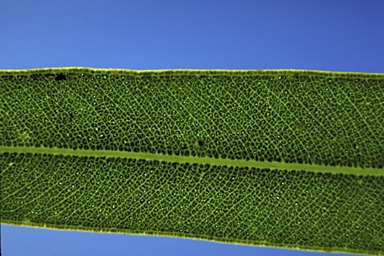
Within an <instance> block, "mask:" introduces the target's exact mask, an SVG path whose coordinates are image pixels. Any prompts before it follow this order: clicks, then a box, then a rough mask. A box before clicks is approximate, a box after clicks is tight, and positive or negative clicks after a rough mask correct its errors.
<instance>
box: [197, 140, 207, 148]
mask: <svg viewBox="0 0 384 256" xmlns="http://www.w3.org/2000/svg"><path fill="white" fill-rule="evenodd" d="M197 144H198V145H199V147H204V144H205V143H204V141H203V140H198V141H197Z"/></svg>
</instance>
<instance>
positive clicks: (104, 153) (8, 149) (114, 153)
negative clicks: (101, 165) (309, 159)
mask: <svg viewBox="0 0 384 256" xmlns="http://www.w3.org/2000/svg"><path fill="white" fill-rule="evenodd" d="M3 153H18V154H28V153H29V154H47V155H62V156H77V157H105V158H126V159H145V160H148V161H159V162H161V161H165V162H177V163H190V164H203V165H205V164H208V165H214V166H238V167H249V168H260V169H271V170H287V171H292V170H296V171H299V170H305V171H310V172H321V173H333V174H338V173H340V174H353V175H372V176H384V170H383V169H376V168H360V167H349V166H329V165H328V166H327V165H317V164H300V163H285V162H268V161H256V160H245V159H228V158H227V159H223V158H211V157H198V156H180V155H164V154H152V153H144V152H128V151H118V150H89V149H66V148H57V147H52V148H47V147H12V146H0V154H3Z"/></svg>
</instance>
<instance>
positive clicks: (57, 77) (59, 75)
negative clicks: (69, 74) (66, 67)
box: [55, 74, 67, 81]
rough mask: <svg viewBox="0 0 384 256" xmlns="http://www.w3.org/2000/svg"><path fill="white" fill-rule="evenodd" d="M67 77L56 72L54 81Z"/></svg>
mask: <svg viewBox="0 0 384 256" xmlns="http://www.w3.org/2000/svg"><path fill="white" fill-rule="evenodd" d="M66 79H67V78H66V77H65V75H63V74H58V75H57V76H56V77H55V80H56V81H61V80H66Z"/></svg>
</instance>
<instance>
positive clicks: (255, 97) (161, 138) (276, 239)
mask: <svg viewBox="0 0 384 256" xmlns="http://www.w3.org/2000/svg"><path fill="white" fill-rule="evenodd" d="M383 99H384V74H369V73H339V72H324V71H323V72H321V71H298V70H266V71H223V70H203V71H193V70H164V71H130V70H117V69H87V68H58V69H36V70H2V71H0V106H1V107H0V119H1V120H0V169H1V177H0V178H1V198H0V204H1V206H0V207H1V212H0V213H1V222H2V223H7V224H14V225H26V226H37V227H47V228H57V229H71V230H84V231H101V232H118V233H130V234H148V235H162V236H176V237H189V238H197V239H207V240H213V241H220V242H229V243H241V244H250V245H265V246H271V247H285V248H296V249H309V250H317V251H339V252H349V253H368V254H380V253H383V252H384V249H383V248H384V218H383V212H384V204H383V202H384V170H383V164H384V156H383V152H384V125H383V124H384V102H383Z"/></svg>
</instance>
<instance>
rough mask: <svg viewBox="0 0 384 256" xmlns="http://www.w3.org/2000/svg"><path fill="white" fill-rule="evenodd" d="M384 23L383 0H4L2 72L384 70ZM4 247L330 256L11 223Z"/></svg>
mask: <svg viewBox="0 0 384 256" xmlns="http://www.w3.org/2000/svg"><path fill="white" fill-rule="evenodd" d="M383 28H384V1H382V0H377V1H374V0H370V1H353V0H348V1H339V0H336V1H335V0H332V1H331V0H329V1H327V0H319V1H316V0H315V1H305V0H302V1H271V0H269V1H256V0H254V1H240V0H232V1H229V0H221V1H214V0H193V1H191V0H185V1H184V0H174V1H167V0H161V1H144V0H137V1H123V0H121V1H118V0H108V1H106V0H104V1H99V0H97V1H85V0H65V1H61V0H56V1H55V0H34V1H30V0H25V1H21V0H2V1H1V3H0V69H21V68H40V67H62V66H87V67H100V68H127V69H176V68H177V69H181V68H182V69H186V68H188V69H288V68H294V69H320V70H332V71H362V72H384V29H383ZM1 250H2V253H3V255H4V256H8V255H14V256H17V255H23V256H25V255H32V256H33V255H39V256H43V255H220V256H222V255H325V254H326V253H314V252H303V251H293V250H281V249H270V248H260V247H252V246H240V245H228V244H220V243H212V242H206V241H196V240H188V239H176V238H165V237H150V236H130V235H112V234H95V233H85V232H70V231H54V230H44V229H36V228H22V227H13V226H7V225H1ZM332 255H337V254H332Z"/></svg>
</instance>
